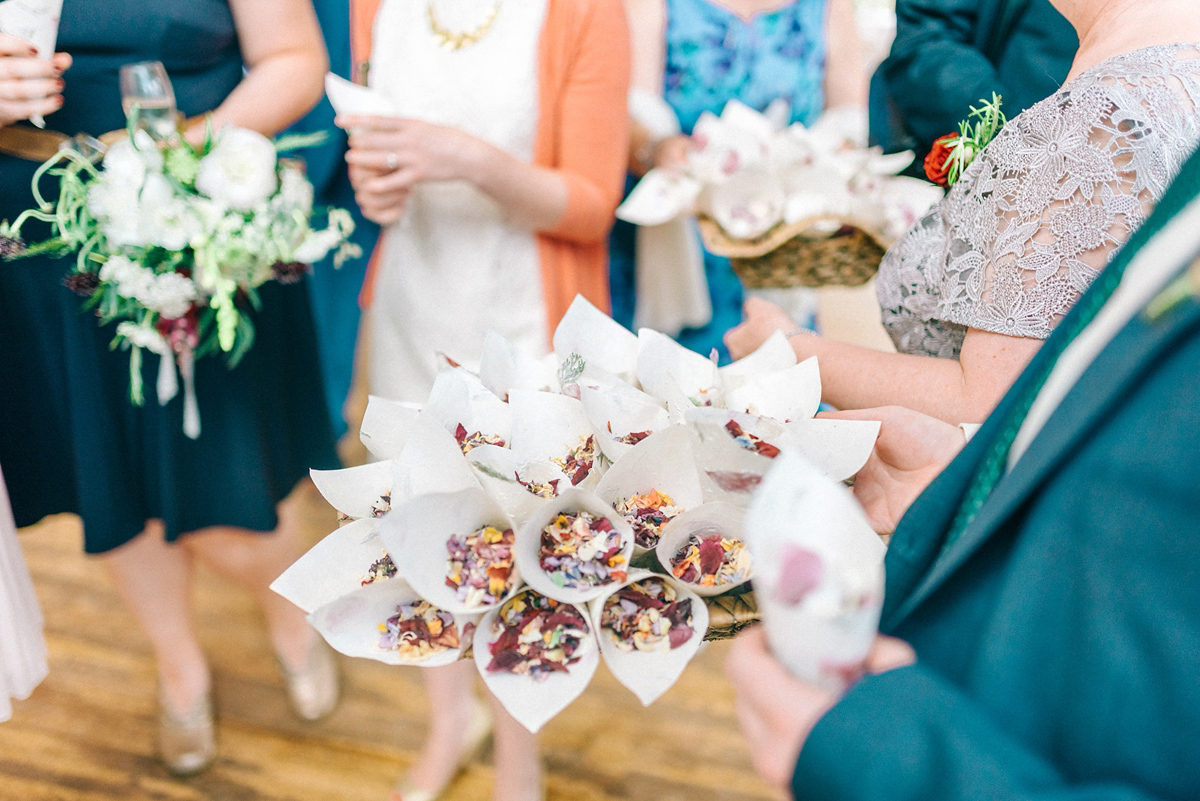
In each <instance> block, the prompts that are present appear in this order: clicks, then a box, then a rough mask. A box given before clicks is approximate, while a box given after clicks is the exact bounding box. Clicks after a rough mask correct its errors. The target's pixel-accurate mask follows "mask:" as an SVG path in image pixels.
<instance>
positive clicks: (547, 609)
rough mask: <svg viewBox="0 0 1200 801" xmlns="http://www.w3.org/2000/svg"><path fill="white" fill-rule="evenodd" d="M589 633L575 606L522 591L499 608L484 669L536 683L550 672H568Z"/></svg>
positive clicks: (532, 592) (576, 660)
mask: <svg viewBox="0 0 1200 801" xmlns="http://www.w3.org/2000/svg"><path fill="white" fill-rule="evenodd" d="M589 631H591V629H590V628H589V627H588V624H587V621H586V620H585V619H584V617H583V615H582V614H580V612H579V610H578V609H577V608H576V607H575V606H573V605H571V604H566V603H560V602H558V601H556V600H554V599H553V598H547V597H546V596H544V595H542V594H540V593H538V592H535V591H533V590H528V589H527V590H524V591H522V592H519V593H517V594H516V595H515V596H513V597H512V598H510V599H509V600H508V601H505V603H504V605H503V606H501V607H500V611H499V614H498V615H497V617H496V622H495V624H494V628H493V630H492V632H493V634H495V635H497V636H496V637H495V639H494V640H493V641H492V643H491V644H490V645H489V646H488V653H490V654H491V656H492V659H491V661H490V662H489V663H488V666H487V669H488V670H489V671H491V672H493V673H497V672H505V671H507V672H509V673H516V674H519V675H528V676H529V677H530V678H532V679H534V680H537V681H543V680H545V678H546V677H547V676H549V675H550V674H551V673H554V672H569V671H568V668H569V666H570V665H573V664H575V663H576V662H578V661H579V660H580V659H581V656H580V654H579V648H580V646H581V645H582V644H583V641H584V639H586V637H587V636H588V632H589Z"/></svg>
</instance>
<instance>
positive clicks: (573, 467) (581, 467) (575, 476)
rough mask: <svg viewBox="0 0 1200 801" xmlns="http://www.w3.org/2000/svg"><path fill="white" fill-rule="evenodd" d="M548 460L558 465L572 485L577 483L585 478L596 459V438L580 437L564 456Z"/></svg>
mask: <svg viewBox="0 0 1200 801" xmlns="http://www.w3.org/2000/svg"><path fill="white" fill-rule="evenodd" d="M550 461H552V462H554V463H555V464H556V465H558V466H559V468H561V469H562V471H563V474H564V475H565V476H567V478H569V479H571V485H572V486H575V485H578V484H579V482H581V481H583V480H584V479H585V478H587V476H588V473H590V472H591V470H592V465H593V464H594V463H595V461H596V438H595V437H594V436H590V435H589V436H588V437H587V438H586V439H584V438H583V437H580V438H579V444H578V445H576V446H575V447H574V448H571V450H569V451H567V455H566V456H563V457H561V458H560V457H555V458H554V459H551V460H550Z"/></svg>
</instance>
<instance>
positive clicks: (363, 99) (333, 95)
mask: <svg viewBox="0 0 1200 801" xmlns="http://www.w3.org/2000/svg"><path fill="white" fill-rule="evenodd" d="M8 2H14V0H8ZM325 95H326V96H327V97H328V98H329V102H330V104H332V105H333V110H334V111H336V112H337V113H338V114H361V115H364V116H368V117H395V116H397V115H398V113H399V112H398V111H397V109H396V104H395V103H393V102H392V100H391V98H390V97H388V96H387V95H385V94H383V93H382V92H379V91H377V90H375V89H369V88H367V87H366V86H359V85H358V84H356V83H351V82H350V81H347V80H346V79H345V78H343V77H341V76H339V75H334V74H333V73H332V72H328V73H326V74H325Z"/></svg>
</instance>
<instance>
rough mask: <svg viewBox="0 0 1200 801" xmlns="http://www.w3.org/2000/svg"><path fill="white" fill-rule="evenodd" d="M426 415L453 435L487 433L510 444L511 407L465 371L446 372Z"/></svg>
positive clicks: (435, 385)
mask: <svg viewBox="0 0 1200 801" xmlns="http://www.w3.org/2000/svg"><path fill="white" fill-rule="evenodd" d="M424 414H425V415H427V416H429V417H430V418H432V419H434V420H437V421H438V422H439V423H441V424H442V427H443V428H445V429H446V431H448V432H450V433H451V434H452V435H453V434H456V432H458V433H459V434H461V435H464V436H469V435H471V434H476V433H478V434H483V435H485V436H487V437H491V438H494V439H499V440H501V441H503V442H504V443H508V442H509V440H510V439H511V436H512V434H511V429H512V414H511V412H510V411H509V408H508V404H506V403H505V402H504V401H502V400H500V398H498V397H496V395H495V394H494V393H493V392H492V391H491V390H489V389H488V388H487V387H485V386H484V385H483V383H482V382H481V381H480V380H479V379H478V378H476V377H475V376H473V375H471V374H470V373H468V372H467V371H466V370H463V369H462V368H450V369H447V370H442V371H441V372H439V373H438V374H437V378H435V379H434V382H433V388H432V389H431V390H430V391H429V399H428V400H427V401H426V402H425V405H424Z"/></svg>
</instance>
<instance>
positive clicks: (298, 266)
mask: <svg viewBox="0 0 1200 801" xmlns="http://www.w3.org/2000/svg"><path fill="white" fill-rule="evenodd" d="M271 273H272V275H274V277H275V280H276V281H278V282H279V283H281V284H294V283H296V282H297V281H299V280H300V279H301V278H303V277H304V276H305V275H306V274H307V273H308V265H307V264H305V263H303V262H299V261H289V262H282V261H277V262H275V263H274V264H272V265H271Z"/></svg>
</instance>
